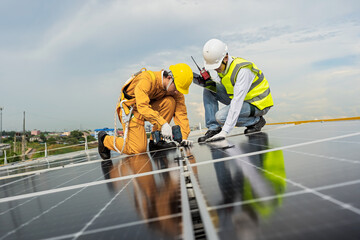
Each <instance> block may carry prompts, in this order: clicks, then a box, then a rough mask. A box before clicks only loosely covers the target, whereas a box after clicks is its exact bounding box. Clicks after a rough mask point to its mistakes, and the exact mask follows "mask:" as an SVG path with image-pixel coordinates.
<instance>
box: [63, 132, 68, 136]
mask: <svg viewBox="0 0 360 240" xmlns="http://www.w3.org/2000/svg"><path fill="white" fill-rule="evenodd" d="M61 136H70V132H63V133H62V134H61Z"/></svg>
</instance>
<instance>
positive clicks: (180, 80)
mask: <svg viewBox="0 0 360 240" xmlns="http://www.w3.org/2000/svg"><path fill="white" fill-rule="evenodd" d="M169 69H170V71H171V72H172V75H173V76H174V83H175V86H176V89H177V90H178V91H179V92H181V93H182V94H188V92H189V87H190V84H191V83H192V81H193V78H194V77H193V72H192V70H191V68H190V67H189V65H187V64H185V63H178V64H175V65H171V66H170V67H169Z"/></svg>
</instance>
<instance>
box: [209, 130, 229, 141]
mask: <svg viewBox="0 0 360 240" xmlns="http://www.w3.org/2000/svg"><path fill="white" fill-rule="evenodd" d="M226 135H227V132H225V131H224V130H221V132H219V133H218V134H216V135H214V136H212V137H211V138H208V139H206V141H205V142H213V141H219V140H223V139H225V138H226Z"/></svg>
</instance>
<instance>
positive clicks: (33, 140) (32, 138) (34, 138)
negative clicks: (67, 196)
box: [29, 136, 43, 142]
mask: <svg viewBox="0 0 360 240" xmlns="http://www.w3.org/2000/svg"><path fill="white" fill-rule="evenodd" d="M35 141H38V142H43V140H42V139H41V138H40V136H34V137H31V138H30V139H29V142H35Z"/></svg>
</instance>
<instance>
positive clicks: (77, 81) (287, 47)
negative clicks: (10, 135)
mask: <svg viewBox="0 0 360 240" xmlns="http://www.w3.org/2000/svg"><path fill="white" fill-rule="evenodd" d="M359 12H360V1H358V0H339V1H338V0H326V1H325V0H323V1H319V0H312V1H307V0H292V1H286V0H274V1H265V0H254V1H239V0H222V1H219V0H216V1H215V0H214V1H213V0H208V1H201V0H200V1H199V0H189V1H188V0H151V1H147V0H143V1H130V0H129V1H128V0H119V1H113V0H98V1H95V0H89V1H85V0H79V1H73V0H62V1H58V0H47V1H44V0H41V1H40V0H32V1H26V0H22V1H20V0H1V1H0V107H2V108H3V111H2V128H3V130H7V131H10V130H16V131H19V130H22V124H23V112H24V111H25V112H26V130H33V129H40V130H42V131H45V130H46V131H70V130H75V129H80V130H86V129H90V130H91V129H96V128H103V127H109V128H112V127H113V126H114V110H115V105H116V102H117V99H118V96H119V94H120V90H121V87H122V85H123V84H124V83H125V81H126V80H127V79H128V78H129V77H130V76H131V74H132V73H135V72H137V71H138V70H140V69H141V68H143V67H145V68H147V69H148V70H153V71H159V70H161V69H165V70H166V69H168V67H169V66H170V65H172V64H176V63H181V62H182V63H187V64H188V65H189V66H190V67H191V68H192V69H193V71H194V72H197V71H198V70H197V69H196V66H195V65H194V63H193V62H192V60H191V56H193V57H194V58H195V59H196V60H197V62H198V63H199V65H200V66H203V58H202V48H203V46H204V44H205V43H206V42H207V41H208V40H209V39H212V38H218V39H220V40H222V41H224V42H225V43H226V44H227V45H228V49H229V54H230V55H231V56H235V57H242V58H245V59H247V60H249V61H252V62H254V63H255V64H256V65H257V66H258V68H260V69H261V70H262V71H263V73H264V75H265V77H266V78H267V80H268V81H269V84H270V89H271V93H272V96H273V99H274V103H275V105H274V107H273V108H272V109H271V110H270V111H269V112H268V114H267V115H266V117H265V118H266V120H267V122H268V123H275V122H284V121H297V120H311V119H327V118H342V117H354V116H360V94H359V93H360V14H359ZM186 105H187V110H188V117H189V120H190V124H191V125H198V124H199V123H201V124H202V126H204V121H205V120H204V115H205V114H204V107H203V103H202V89H201V88H200V87H198V86H195V85H191V86H190V92H189V94H188V95H186ZM119 125H120V124H119V123H118V126H119Z"/></svg>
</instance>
